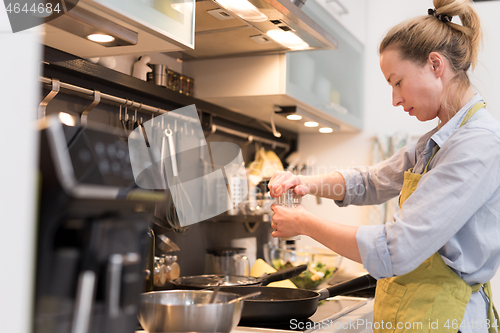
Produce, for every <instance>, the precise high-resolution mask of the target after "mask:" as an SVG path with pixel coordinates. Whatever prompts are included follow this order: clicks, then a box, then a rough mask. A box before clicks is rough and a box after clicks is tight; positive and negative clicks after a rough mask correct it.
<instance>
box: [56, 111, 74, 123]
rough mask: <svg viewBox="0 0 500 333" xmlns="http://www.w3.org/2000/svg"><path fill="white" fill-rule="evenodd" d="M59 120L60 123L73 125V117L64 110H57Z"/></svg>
mask: <svg viewBox="0 0 500 333" xmlns="http://www.w3.org/2000/svg"><path fill="white" fill-rule="evenodd" d="M59 120H60V121H61V123H63V124H65V125H68V126H75V118H73V116H72V115H70V114H69V113H66V112H59Z"/></svg>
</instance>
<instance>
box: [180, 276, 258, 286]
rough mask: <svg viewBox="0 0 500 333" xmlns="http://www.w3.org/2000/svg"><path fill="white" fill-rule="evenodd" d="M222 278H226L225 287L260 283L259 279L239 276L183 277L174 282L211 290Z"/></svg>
mask: <svg viewBox="0 0 500 333" xmlns="http://www.w3.org/2000/svg"><path fill="white" fill-rule="evenodd" d="M220 278H224V283H223V284H222V285H223V286H245V285H252V284H255V283H257V282H258V280H257V278H254V277H251V276H237V275H197V276H182V277H180V278H178V279H176V280H175V281H174V282H175V283H178V284H182V285H185V286H186V287H196V288H209V287H214V286H216V285H217V283H218V281H219V279H220Z"/></svg>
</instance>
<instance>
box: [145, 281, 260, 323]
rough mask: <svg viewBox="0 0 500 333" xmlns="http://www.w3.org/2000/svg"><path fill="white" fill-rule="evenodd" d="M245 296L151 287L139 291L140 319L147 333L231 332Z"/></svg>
mask: <svg viewBox="0 0 500 333" xmlns="http://www.w3.org/2000/svg"><path fill="white" fill-rule="evenodd" d="M215 294H216V295H215ZM214 295H215V298H214V299H212V296H214ZM247 296H248V297H251V296H252V294H250V295H248V294H247ZM244 298H245V297H242V296H240V295H237V294H233V293H228V292H217V293H216V292H214V291H212V290H162V291H151V292H148V293H143V294H141V298H140V307H139V316H138V317H139V322H140V323H141V326H142V328H144V329H145V330H146V331H147V332H150V333H152V332H157V333H159V332H206V333H212V332H231V330H233V329H234V328H235V327H236V325H238V322H239V321H240V316H241V310H242V308H243V302H244Z"/></svg>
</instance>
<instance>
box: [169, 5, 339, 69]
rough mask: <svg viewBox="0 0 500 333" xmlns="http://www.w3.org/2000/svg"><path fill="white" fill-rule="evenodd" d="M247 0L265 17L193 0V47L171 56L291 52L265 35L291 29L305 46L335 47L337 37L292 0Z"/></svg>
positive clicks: (309, 47)
mask: <svg viewBox="0 0 500 333" xmlns="http://www.w3.org/2000/svg"><path fill="white" fill-rule="evenodd" d="M228 1H229V0H228ZM247 1H248V2H249V3H251V4H252V5H253V6H255V7H256V8H257V9H258V10H259V11H260V12H261V13H263V14H265V16H266V17H267V18H266V19H265V20H264V21H262V22H253V21H248V20H244V19H242V18H240V17H238V15H237V14H236V13H235V12H232V11H230V10H229V9H227V8H224V7H223V6H221V5H220V4H219V3H217V2H216V1H212V0H203V1H196V25H195V48H194V50H185V51H183V52H182V53H178V54H175V55H174V56H176V57H178V58H181V59H183V60H193V59H208V58H218V57H231V56H237V55H251V54H266V53H278V52H279V53H282V52H286V51H290V48H288V47H285V46H283V45H281V44H279V43H277V42H275V41H274V40H273V39H271V38H270V37H269V36H268V35H267V32H268V31H270V30H281V31H283V32H288V31H289V32H293V33H294V34H295V35H296V36H298V37H299V38H301V39H302V40H303V41H304V42H305V43H307V45H308V47H307V48H304V49H311V50H312V49H336V48H337V45H338V42H337V40H336V39H335V38H334V37H333V36H332V35H330V34H329V33H328V32H327V31H326V30H325V29H323V28H322V27H321V26H320V25H319V24H317V23H316V22H315V21H314V20H313V19H311V18H310V17H309V16H307V15H306V14H305V13H304V12H302V10H301V9H300V8H299V6H297V5H295V4H294V3H293V2H292V1H290V0H247Z"/></svg>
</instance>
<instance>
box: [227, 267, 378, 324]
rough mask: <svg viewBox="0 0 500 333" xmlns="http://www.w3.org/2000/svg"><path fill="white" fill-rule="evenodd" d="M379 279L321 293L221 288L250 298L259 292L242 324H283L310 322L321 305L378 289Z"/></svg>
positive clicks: (349, 283) (369, 278) (248, 302)
mask: <svg viewBox="0 0 500 333" xmlns="http://www.w3.org/2000/svg"><path fill="white" fill-rule="evenodd" d="M376 283H377V280H375V278H373V277H372V276H371V275H369V274H366V275H363V276H360V277H357V278H355V279H351V280H348V281H345V282H341V283H338V284H336V285H333V286H331V287H328V288H324V289H321V290H319V291H317V292H316V291H313V290H307V289H291V288H278V287H254V286H249V287H222V288H221V291H224V292H230V293H235V294H238V295H247V294H250V293H253V292H256V291H260V292H261V294H260V295H259V296H255V297H252V298H247V299H246V300H245V306H244V307H243V312H242V314H241V320H240V324H241V323H284V322H289V321H290V320H291V319H297V320H300V319H307V318H309V317H310V316H312V315H313V314H314V313H315V312H316V310H317V308H318V302H319V301H321V300H324V299H326V298H328V297H334V296H338V295H342V294H346V293H349V292H354V291H358V290H363V289H367V288H371V287H373V286H375V285H376Z"/></svg>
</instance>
